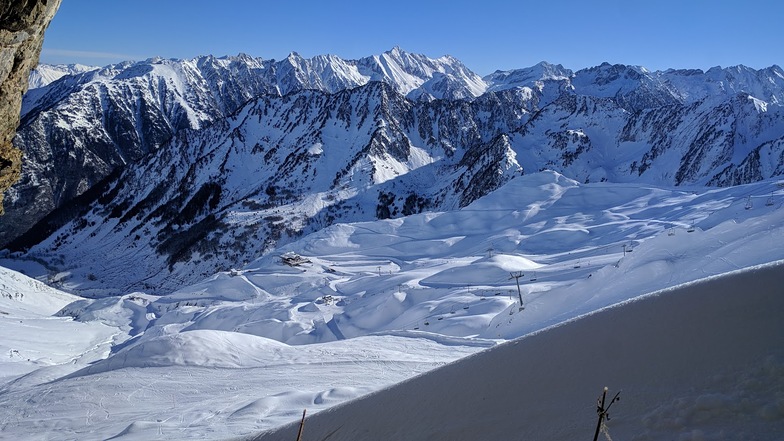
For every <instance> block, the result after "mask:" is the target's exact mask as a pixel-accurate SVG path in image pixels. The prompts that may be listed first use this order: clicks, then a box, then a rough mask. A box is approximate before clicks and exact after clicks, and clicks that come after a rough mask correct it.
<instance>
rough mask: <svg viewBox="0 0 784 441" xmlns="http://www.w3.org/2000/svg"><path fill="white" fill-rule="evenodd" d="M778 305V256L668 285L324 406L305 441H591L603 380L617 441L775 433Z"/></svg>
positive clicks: (780, 372)
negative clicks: (612, 397)
mask: <svg viewBox="0 0 784 441" xmlns="http://www.w3.org/2000/svg"><path fill="white" fill-rule="evenodd" d="M782 312H784V262H781V261H780V262H777V263H775V264H771V265H765V266H760V267H756V268H753V269H749V270H743V271H738V272H735V273H731V274H726V275H723V276H719V277H714V278H710V279H706V280H703V281H701V282H696V283H690V284H686V285H682V286H680V287H676V288H671V289H667V290H663V291H660V292H657V293H654V294H652V295H648V296H645V297H642V298H639V299H636V300H634V301H628V302H624V303H622V304H619V305H617V306H616V307H611V308H606V309H603V310H600V311H597V312H595V313H591V314H588V315H586V316H583V317H581V318H579V319H576V320H573V321H570V322H567V323H564V324H563V325H560V326H555V327H553V328H550V329H548V330H545V331H542V332H537V333H535V334H531V335H529V336H526V337H522V338H520V339H517V340H513V341H511V342H509V343H507V344H504V345H500V346H498V347H496V348H493V349H490V350H487V351H484V352H482V353H479V354H476V355H475V356H470V357H467V358H465V359H462V360H459V361H457V362H455V363H453V364H450V365H447V366H444V367H443V368H440V369H437V370H434V371H431V372H428V373H426V374H424V375H422V376H419V377H416V378H413V379H411V380H409V381H406V382H404V383H401V384H398V385H395V386H393V387H391V388H389V389H386V390H384V391H381V392H379V393H375V394H372V395H369V396H366V397H362V398H359V399H357V400H354V401H352V402H349V403H345V404H343V405H339V406H336V407H334V408H331V409H327V410H324V411H322V412H320V413H318V414H316V415H314V416H312V417H311V418H309V419H308V421H307V422H306V425H305V435H306V439H326V438H327V437H328V438H329V439H330V440H349V439H390V440H391V439H406V440H418V439H428V440H442V439H443V440H450V441H454V440H476V439H509V438H514V439H517V438H521V437H523V438H525V439H535V440H566V439H587V438H588V437H590V436H591V435H592V434H593V431H594V428H595V424H596V413H595V404H594V403H595V401H594V400H595V399H596V397H597V395H599V394H600V392H601V390H602V388H603V387H604V386H609V387H610V389H611V391H613V392H614V391H617V390H622V392H621V398H622V400H621V401H620V402H619V403H617V404H615V405H614V407H613V409H612V419H611V421H610V422H609V429H608V430H609V433H610V434H611V435H612V437H614V438H615V439H626V440H653V439H683V440H692V439H693V440H698V439H726V440H749V439H774V438H776V437H777V436H780V434H782V433H784V346H783V345H782V344H781V342H782V341H784V322H782V320H781V313H782ZM296 430H297V424H291V425H288V426H285V427H283V428H281V429H279V430H277V431H273V432H268V433H264V434H261V435H259V436H257V437H252V438H247V439H254V440H268V439H295V438H296V435H295V432H296Z"/></svg>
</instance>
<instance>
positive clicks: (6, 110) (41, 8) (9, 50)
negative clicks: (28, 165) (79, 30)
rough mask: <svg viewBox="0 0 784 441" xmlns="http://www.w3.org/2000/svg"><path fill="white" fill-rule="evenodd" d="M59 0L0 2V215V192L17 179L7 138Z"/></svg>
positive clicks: (17, 156)
mask: <svg viewBox="0 0 784 441" xmlns="http://www.w3.org/2000/svg"><path fill="white" fill-rule="evenodd" d="M59 7H60V0H19V1H12V2H3V4H2V5H0V214H2V213H3V193H4V192H5V190H7V189H8V188H9V187H10V186H11V185H13V184H14V183H15V182H16V181H17V180H19V177H20V173H21V165H22V152H21V150H19V149H17V148H14V146H13V145H12V143H11V140H12V139H13V137H14V134H15V133H16V128H17V126H18V125H19V111H20V108H21V105H22V95H24V93H25V92H26V91H27V84H28V78H29V76H30V70H31V69H32V68H34V67H35V66H36V65H37V64H38V56H39V55H40V53H41V45H42V44H43V41H44V31H45V30H46V28H47V26H49V22H50V21H51V20H52V18H53V17H54V14H55V12H57V9H58V8H59Z"/></svg>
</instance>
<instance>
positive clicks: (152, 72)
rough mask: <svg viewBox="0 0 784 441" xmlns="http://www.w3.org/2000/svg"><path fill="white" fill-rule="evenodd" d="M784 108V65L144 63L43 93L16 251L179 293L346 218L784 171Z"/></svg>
mask: <svg viewBox="0 0 784 441" xmlns="http://www.w3.org/2000/svg"><path fill="white" fill-rule="evenodd" d="M782 103H784V71H782V69H781V68H779V67H778V66H772V67H770V68H768V69H762V70H754V69H749V68H746V67H743V66H737V67H732V68H726V69H720V68H715V69H711V70H709V71H707V72H703V71H699V70H694V71H676V70H668V71H663V72H649V71H647V70H646V69H644V68H641V67H634V66H624V65H610V64H603V65H601V66H597V67H594V68H590V69H584V70H580V71H577V72H572V71H570V70H568V69H564V68H563V67H562V66H559V65H551V64H547V63H540V64H538V65H536V66H533V67H531V68H527V69H520V70H515V71H507V72H495V73H493V74H491V75H488V76H487V77H485V78H480V77H479V76H477V75H476V74H474V73H472V72H471V71H470V70H469V69H468V68H466V67H465V66H464V65H463V64H462V63H460V62H459V61H458V60H456V59H454V58H452V57H442V58H439V59H429V58H427V57H425V56H422V55H416V54H410V53H407V52H405V51H402V50H400V49H399V48H394V49H393V50H391V51H389V52H386V53H384V54H382V55H380V56H373V57H368V58H364V59H360V60H342V59H340V58H337V57H334V56H318V57H314V58H312V59H304V58H302V57H300V56H298V55H297V54H291V55H290V56H289V57H288V58H286V59H285V60H280V61H274V60H269V61H265V60H261V59H257V58H252V57H249V56H244V55H240V56H238V57H227V58H215V57H200V58H196V59H193V60H164V59H152V60H146V61H144V62H138V63H124V64H119V65H114V66H108V67H106V68H103V69H98V70H92V71H88V72H84V73H80V74H76V75H67V76H64V77H62V78H61V79H59V80H58V81H55V82H53V83H51V84H49V85H47V86H45V87H42V88H38V89H34V90H32V91H30V92H29V93H28V95H27V96H26V97H25V103H24V108H23V115H22V117H23V124H22V127H21V128H20V132H19V135H18V137H17V144H18V146H19V147H20V148H22V149H23V150H24V151H25V152H26V157H27V161H26V166H25V171H24V177H23V180H22V181H21V182H20V183H19V184H17V185H16V186H15V187H14V188H13V189H12V190H11V191H10V192H9V194H8V196H7V197H6V201H7V205H8V206H7V207H6V211H7V214H6V216H4V219H3V223H2V226H1V227H0V244H4V246H8V247H9V248H10V249H11V250H12V251H17V252H18V251H21V252H24V253H25V254H24V255H23V256H24V257H25V258H34V259H38V260H40V261H44V262H46V264H47V265H48V266H49V268H50V270H51V271H53V272H63V271H68V272H70V273H72V274H74V278H75V279H76V278H78V279H79V281H78V282H76V283H75V284H74V285H72V287H73V288H74V289H79V290H87V291H88V292H90V293H92V294H94V295H105V294H109V293H117V292H126V291H127V290H134V289H139V290H147V291H154V292H157V293H165V292H170V291H171V290H174V289H176V288H178V287H180V286H182V285H183V284H186V283H193V282H195V281H197V280H199V279H200V278H202V277H205V276H208V275H210V274H213V273H214V272H216V271H218V270H227V269H229V268H231V267H236V266H238V265H241V264H242V263H243V262H246V261H250V260H253V259H255V258H256V257H258V256H259V255H262V254H264V253H266V252H269V251H271V250H272V249H274V248H275V247H277V246H279V245H282V244H285V243H287V242H289V241H291V240H293V239H295V238H297V237H299V236H300V235H302V234H305V233H308V232H313V231H317V230H319V229H321V228H323V227H325V226H328V225H331V224H333V223H335V222H346V221H366V220H373V219H384V218H390V217H391V218H395V217H400V216H404V215H409V214H414V213H418V212H422V211H434V210H451V209H455V208H458V207H463V206H466V205H468V204H470V203H471V202H472V201H474V200H476V199H478V198H479V197H481V196H483V195H485V194H487V193H489V192H490V191H492V190H495V189H497V188H499V187H501V186H503V185H504V184H506V183H507V182H509V181H510V180H512V179H513V178H515V177H518V176H521V175H524V174H530V173H532V172H537V171H540V170H548V169H549V170H556V171H558V172H560V173H563V174H564V175H566V176H568V177H570V178H573V179H576V180H577V181H579V182H600V181H609V182H616V183H632V182H634V183H645V184H656V185H665V186H671V185H698V186H703V185H710V186H728V185H736V184H741V183H749V182H756V181H760V180H763V179H767V178H770V177H773V176H778V175H781V174H782V173H784V114H783V113H782V112H784V108H782ZM39 221H40V222H39ZM36 222H39V223H37V224H36ZM31 225H34V226H33V227H32V228H30V226H31ZM25 231H26V232H27V233H26V234H24V233H25ZM19 256H20V257H21V256H22V255H19ZM99 256H101V257H102V256H112V258H111V259H109V260H108V262H110V263H108V267H106V265H107V263H98V262H105V260H104V259H101V258H99ZM131 259H132V260H133V261H134V262H136V264H135V265H134V266H133V267H132V268H127V267H126V266H125V265H126V264H125V263H122V262H127V261H129V260H131ZM66 262H67V263H66ZM112 262H114V263H112ZM80 272H81V273H82V274H81V276H78V277H77V276H76V274H77V273H80Z"/></svg>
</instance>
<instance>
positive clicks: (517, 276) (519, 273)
mask: <svg viewBox="0 0 784 441" xmlns="http://www.w3.org/2000/svg"><path fill="white" fill-rule="evenodd" d="M509 274H510V275H511V276H512V277H510V278H509V280H512V279H515V282H517V295H518V296H519V297H520V309H519V311H522V310H523V309H524V308H525V307H524V306H523V293H522V291H520V277H523V272H522V271H515V272H511V273H509Z"/></svg>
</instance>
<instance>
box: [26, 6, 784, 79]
mask: <svg viewBox="0 0 784 441" xmlns="http://www.w3.org/2000/svg"><path fill="white" fill-rule="evenodd" d="M782 23H784V1H780V0H747V1H741V0H737V1H722V0H713V1H708V0H677V1H676V0H648V1H644V2H643V1H635V0H597V1H591V0H537V1H498V0H474V1H463V0H452V1H440V0H433V1H428V0H417V1H412V0H398V1H390V0H387V1H381V2H376V1H373V0H370V1H367V0H366V1H328V0H322V1H311V0H299V1H296V0H295V1H287V0H277V1H274V2H273V1H265V0H210V1H206V0H63V2H62V6H61V7H60V10H59V12H58V14H57V15H56V16H55V18H54V20H53V21H52V24H51V25H50V27H49V29H48V31H47V33H46V38H45V40H44V49H43V52H42V55H41V61H42V62H44V63H55V64H56V63H82V64H89V65H100V66H103V65H107V64H111V63H116V62H119V61H122V60H129V59H131V60H143V59H146V58H150V57H154V56H162V57H165V58H192V57H195V56H198V55H207V54H212V55H216V56H223V55H236V54H238V53H240V52H244V53H247V54H249V55H252V56H255V57H262V58H264V59H281V58H285V57H286V56H287V55H288V54H289V53H290V52H292V51H295V52H298V53H299V54H300V55H302V56H304V57H312V56H314V55H318V54H334V55H338V56H340V57H342V58H346V59H356V58H361V57H365V56H369V55H377V54H380V53H382V52H384V51H387V50H389V49H391V48H392V47H393V46H400V47H401V48H402V49H403V50H406V51H408V52H415V53H421V54H424V55H427V56H429V57H431V58H435V57H439V56H441V55H446V54H449V55H452V56H454V57H457V58H458V59H460V60H461V61H463V63H465V64H466V65H467V66H468V68H470V69H471V70H473V71H475V72H477V73H478V74H480V75H486V74H488V73H491V72H493V71H495V70H496V69H501V70H507V69H515V68H522V67H528V66H532V65H534V64H536V63H538V62H540V61H548V62H550V63H560V64H563V65H564V66H565V67H567V68H570V69H575V70H576V69H581V68H584V67H591V66H596V65H598V64H601V63H602V62H604V61H608V62H610V63H623V64H633V65H642V66H645V67H647V68H649V69H651V70H661V69H666V68H670V67H673V68H700V69H708V68H710V67H712V66H717V65H721V66H723V67H726V66H733V65H737V64H744V65H746V66H749V67H752V68H756V69H759V68H763V67H768V66H771V65H773V64H778V65H782V64H784V60H783V59H782V54H784V30H783V29H782Z"/></svg>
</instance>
